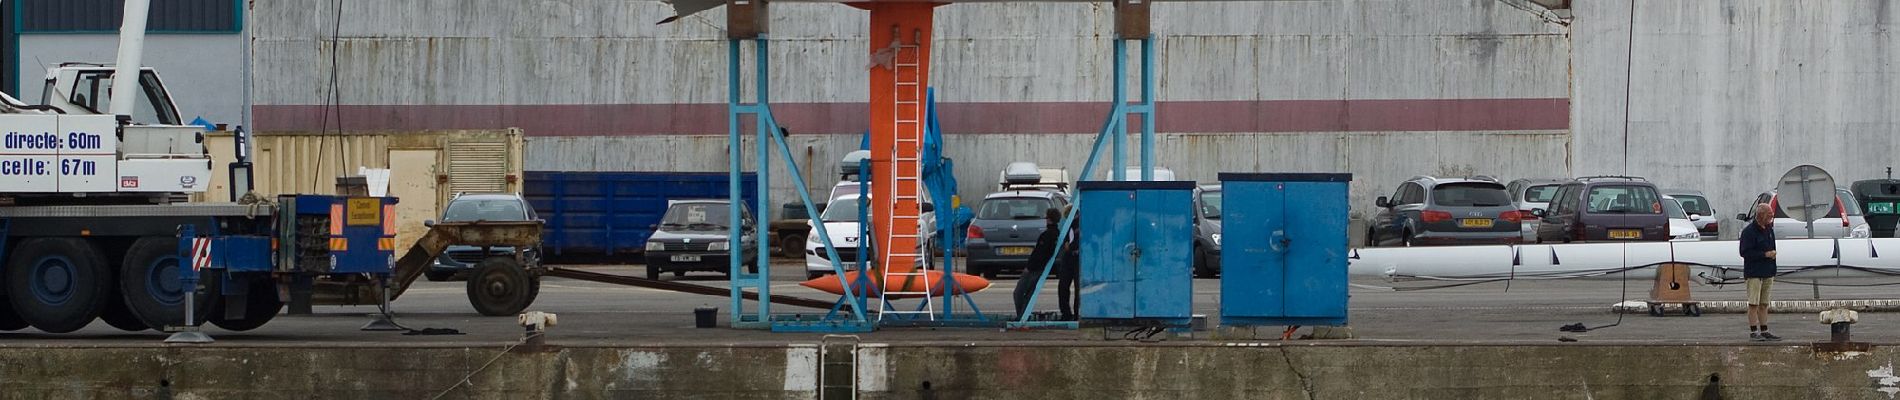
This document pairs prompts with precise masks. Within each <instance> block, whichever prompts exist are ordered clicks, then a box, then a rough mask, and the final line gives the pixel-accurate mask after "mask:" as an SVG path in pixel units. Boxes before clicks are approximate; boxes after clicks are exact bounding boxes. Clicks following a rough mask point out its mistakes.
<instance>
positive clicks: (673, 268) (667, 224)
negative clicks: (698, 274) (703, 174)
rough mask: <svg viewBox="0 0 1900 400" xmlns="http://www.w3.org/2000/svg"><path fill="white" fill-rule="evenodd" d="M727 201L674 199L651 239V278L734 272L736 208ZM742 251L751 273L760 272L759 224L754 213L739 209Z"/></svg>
mask: <svg viewBox="0 0 1900 400" xmlns="http://www.w3.org/2000/svg"><path fill="white" fill-rule="evenodd" d="M729 204H731V203H730V202H727V201H726V200H673V201H671V202H670V204H668V205H667V207H666V215H665V216H662V217H660V223H659V224H657V225H654V226H653V229H654V231H653V236H650V237H647V245H646V256H645V258H646V263H647V266H646V267H647V268H646V269H647V279H660V273H662V272H672V273H673V276H685V275H686V272H688V271H708V272H718V273H722V274H725V273H730V272H732V269H731V261H732V256H731V255H730V253H729V249H731V246H732V243H731V239H732V238H731V237H730V236H729V232H730V229H731V228H729V224H731V223H732V217H731V216H732V211H731V210H732V208H731V206H729ZM739 219H740V221H741V222H740V224H741V226H740V229H741V232H742V233H741V234H740V240H739V241H740V242H741V244H740V246H741V248H743V249H744V251H742V252H740V254H741V256H742V257H743V258H744V260H743V262H742V264H744V265H745V266H746V270H747V272H751V273H758V272H759V263H758V254H759V245H758V239H757V238H756V237H755V236H754V234H755V232H756V231H757V230H758V224H757V223H756V222H754V221H753V219H752V213H751V212H748V211H746V209H745V207H739Z"/></svg>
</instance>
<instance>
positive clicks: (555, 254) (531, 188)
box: [522, 171, 759, 260]
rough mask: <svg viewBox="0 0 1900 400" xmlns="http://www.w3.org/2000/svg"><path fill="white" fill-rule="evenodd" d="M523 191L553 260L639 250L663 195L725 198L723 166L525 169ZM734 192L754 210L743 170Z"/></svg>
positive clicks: (752, 183) (751, 179)
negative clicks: (639, 169)
mask: <svg viewBox="0 0 1900 400" xmlns="http://www.w3.org/2000/svg"><path fill="white" fill-rule="evenodd" d="M526 175H527V179H526V181H525V183H526V193H523V194H522V195H523V196H525V197H527V198H528V202H529V203H530V204H533V205H534V211H535V212H536V213H538V214H540V216H541V218H542V219H545V220H547V230H546V232H544V233H543V234H542V236H541V237H542V239H541V245H542V248H543V250H542V251H543V254H546V255H547V257H549V258H552V259H555V260H575V259H581V258H590V257H599V258H602V259H609V260H611V259H612V258H615V257H616V256H627V255H634V254H639V253H640V252H641V251H644V250H645V247H646V241H647V237H648V236H651V235H653V225H655V224H659V223H660V217H662V216H664V215H665V214H666V204H667V201H668V200H684V199H725V198H726V196H727V193H728V190H727V187H728V185H727V183H728V182H729V179H727V174H726V173H724V172H565V171H527V173H526ZM742 176H743V178H741V181H742V182H740V187H742V188H743V189H741V191H740V196H742V198H744V199H745V204H746V208H747V209H748V211H751V212H752V214H753V215H758V210H759V209H758V202H759V193H758V182H759V176H758V174H755V173H745V174H744V175H742Z"/></svg>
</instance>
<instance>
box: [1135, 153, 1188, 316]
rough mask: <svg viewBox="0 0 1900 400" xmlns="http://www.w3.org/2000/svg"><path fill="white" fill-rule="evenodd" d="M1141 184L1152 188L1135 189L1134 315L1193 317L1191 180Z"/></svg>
mask: <svg viewBox="0 0 1900 400" xmlns="http://www.w3.org/2000/svg"><path fill="white" fill-rule="evenodd" d="M1144 183H1148V184H1150V185H1149V186H1155V187H1156V188H1153V189H1141V190H1137V191H1135V223H1134V225H1135V227H1134V229H1135V246H1136V248H1137V249H1139V250H1140V254H1137V255H1135V260H1134V262H1135V297H1136V299H1137V301H1136V302H1135V317H1136V318H1188V317H1191V316H1193V314H1194V310H1193V304H1194V302H1193V298H1194V271H1192V270H1190V268H1192V265H1193V261H1194V254H1193V253H1192V249H1193V247H1194V245H1193V243H1194V215H1193V210H1194V183H1193V182H1144ZM1164 184H1173V185H1164Z"/></svg>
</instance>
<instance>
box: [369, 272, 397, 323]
mask: <svg viewBox="0 0 1900 400" xmlns="http://www.w3.org/2000/svg"><path fill="white" fill-rule="evenodd" d="M377 281H378V283H381V284H382V285H383V290H381V292H382V296H383V298H382V302H380V303H377V305H376V306H377V308H376V309H377V310H378V311H380V312H378V313H375V314H370V315H369V318H370V320H369V323H368V324H364V325H363V329H362V330H365V331H400V330H403V328H402V326H400V325H396V311H395V309H393V308H391V306H390V304H389V292H390V291H391V290H395V285H392V284H391V283H392V282H393V280H392V279H390V277H389V276H388V275H384V276H382V277H378V278H377Z"/></svg>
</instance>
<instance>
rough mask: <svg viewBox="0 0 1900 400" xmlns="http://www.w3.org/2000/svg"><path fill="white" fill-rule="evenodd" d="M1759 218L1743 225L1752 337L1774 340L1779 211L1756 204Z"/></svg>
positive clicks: (1745, 277) (1778, 338)
mask: <svg viewBox="0 0 1900 400" xmlns="http://www.w3.org/2000/svg"><path fill="white" fill-rule="evenodd" d="M1754 211H1755V220H1754V221H1753V223H1750V224H1748V226H1745V227H1743V228H1742V239H1741V250H1742V277H1743V279H1744V280H1746V281H1748V338H1749V340H1754V341H1758V342H1772V341H1778V340H1781V337H1779V336H1775V334H1773V333H1768V288H1769V287H1770V286H1773V284H1774V283H1775V210H1774V208H1771V207H1768V205H1767V204H1756V205H1755V210H1754Z"/></svg>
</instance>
